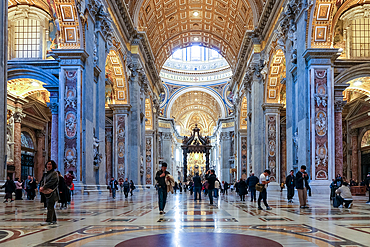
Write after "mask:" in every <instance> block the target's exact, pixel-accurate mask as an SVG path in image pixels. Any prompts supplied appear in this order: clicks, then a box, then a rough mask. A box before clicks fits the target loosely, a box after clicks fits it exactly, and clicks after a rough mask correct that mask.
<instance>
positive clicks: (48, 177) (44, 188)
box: [40, 160, 59, 226]
mask: <svg viewBox="0 0 370 247" xmlns="http://www.w3.org/2000/svg"><path fill="white" fill-rule="evenodd" d="M45 167H46V174H45V175H44V176H43V178H42V181H40V184H41V187H40V192H42V193H44V195H45V198H46V205H47V210H48V212H47V216H46V221H45V222H43V223H41V225H42V226H46V225H51V224H56V223H57V216H56V214H55V209H54V206H55V202H56V201H58V198H59V195H58V186H59V178H58V173H57V172H56V171H55V169H56V168H57V164H56V163H55V162H54V161H53V160H51V161H48V162H47V163H46V166H45Z"/></svg>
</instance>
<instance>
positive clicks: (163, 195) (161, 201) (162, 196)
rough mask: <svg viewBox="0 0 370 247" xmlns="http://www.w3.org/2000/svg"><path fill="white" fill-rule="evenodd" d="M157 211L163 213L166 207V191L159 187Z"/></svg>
mask: <svg viewBox="0 0 370 247" xmlns="http://www.w3.org/2000/svg"><path fill="white" fill-rule="evenodd" d="M158 200H159V211H163V210H164V207H165V206H166V200H167V189H166V188H161V187H159V189H158Z"/></svg>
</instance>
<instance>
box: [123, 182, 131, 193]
mask: <svg viewBox="0 0 370 247" xmlns="http://www.w3.org/2000/svg"><path fill="white" fill-rule="evenodd" d="M129 191H130V183H129V182H128V178H126V179H125V182H123V193H124V194H125V198H127V197H128V192H129Z"/></svg>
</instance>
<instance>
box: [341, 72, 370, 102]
mask: <svg viewBox="0 0 370 247" xmlns="http://www.w3.org/2000/svg"><path fill="white" fill-rule="evenodd" d="M348 83H349V85H350V86H349V87H347V89H346V90H345V92H358V93H362V94H365V95H367V96H370V77H361V78H358V79H354V80H351V81H349V82H348ZM346 100H347V101H350V98H347V99H346Z"/></svg>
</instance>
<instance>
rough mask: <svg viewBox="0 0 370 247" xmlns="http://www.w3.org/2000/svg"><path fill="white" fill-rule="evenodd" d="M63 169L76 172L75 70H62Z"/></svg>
mask: <svg viewBox="0 0 370 247" xmlns="http://www.w3.org/2000/svg"><path fill="white" fill-rule="evenodd" d="M64 78H65V82H64V83H65V92H64V137H65V138H64V171H65V172H68V171H73V172H74V174H77V160H78V159H77V157H78V152H77V129H78V118H77V70H64Z"/></svg>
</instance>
